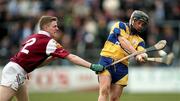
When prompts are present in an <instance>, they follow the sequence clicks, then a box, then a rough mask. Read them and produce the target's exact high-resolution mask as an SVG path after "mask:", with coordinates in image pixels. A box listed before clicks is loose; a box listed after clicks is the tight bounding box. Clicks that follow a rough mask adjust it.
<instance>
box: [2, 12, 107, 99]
mask: <svg viewBox="0 0 180 101" xmlns="http://www.w3.org/2000/svg"><path fill="white" fill-rule="evenodd" d="M57 22H58V20H57V18H56V17H52V16H42V17H41V19H40V20H39V27H40V31H39V32H38V33H36V34H32V35H31V36H29V37H28V38H27V39H26V40H25V41H24V42H23V43H22V47H21V49H20V50H19V52H18V53H17V54H16V55H14V56H13V57H12V58H11V59H10V62H9V63H7V64H6V66H5V67H4V68H3V71H2V79H1V85H0V101H9V100H11V98H12V97H13V96H16V98H17V100H18V101H28V93H27V89H26V85H25V83H24V82H25V80H26V77H27V74H28V73H30V72H32V71H33V70H34V69H36V68H38V67H39V66H41V65H42V64H46V63H48V62H51V61H53V60H55V59H56V58H62V59H67V60H69V61H70V62H72V63H74V64H76V65H80V66H83V67H86V68H90V69H91V70H93V71H95V72H101V71H103V70H104V67H103V66H102V65H100V64H91V63H90V62H88V61H86V60H84V59H82V58H80V57H78V56H77V55H73V54H71V53H69V52H68V51H67V50H65V49H63V47H62V46H61V45H60V44H59V43H58V42H57V41H55V36H56V33H57V31H58V30H59V29H58V25H57Z"/></svg>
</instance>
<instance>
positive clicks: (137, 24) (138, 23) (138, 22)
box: [133, 20, 146, 32]
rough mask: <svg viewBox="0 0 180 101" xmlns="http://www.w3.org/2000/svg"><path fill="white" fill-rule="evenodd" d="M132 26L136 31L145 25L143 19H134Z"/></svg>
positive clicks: (142, 28) (139, 30)
mask: <svg viewBox="0 0 180 101" xmlns="http://www.w3.org/2000/svg"><path fill="white" fill-rule="evenodd" d="M133 27H134V28H135V29H136V30H137V31H138V32H141V31H142V30H144V28H145V27H146V23H145V22H144V21H141V20H135V21H134V24H133Z"/></svg>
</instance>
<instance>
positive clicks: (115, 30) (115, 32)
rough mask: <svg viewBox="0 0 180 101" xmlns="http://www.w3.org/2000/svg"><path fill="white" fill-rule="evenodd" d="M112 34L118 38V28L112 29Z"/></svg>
mask: <svg viewBox="0 0 180 101" xmlns="http://www.w3.org/2000/svg"><path fill="white" fill-rule="evenodd" d="M113 32H114V34H115V35H116V36H118V35H119V34H120V32H121V31H120V29H119V28H114V30H113Z"/></svg>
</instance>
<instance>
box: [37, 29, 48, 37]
mask: <svg viewBox="0 0 180 101" xmlns="http://www.w3.org/2000/svg"><path fill="white" fill-rule="evenodd" d="M38 34H43V35H46V36H49V37H50V34H49V33H48V32H46V31H43V30H40V31H39V32H38Z"/></svg>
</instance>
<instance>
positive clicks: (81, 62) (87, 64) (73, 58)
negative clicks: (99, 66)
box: [66, 54, 91, 68]
mask: <svg viewBox="0 0 180 101" xmlns="http://www.w3.org/2000/svg"><path fill="white" fill-rule="evenodd" d="M66 59H68V60H69V61H70V62H72V63H74V64H76V65H79V66H83V67H86V68H90V66H91V63H90V62H88V61H86V60H84V59H82V58H80V57H79V56H77V55H74V54H69V55H68V56H67V57H66Z"/></svg>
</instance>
